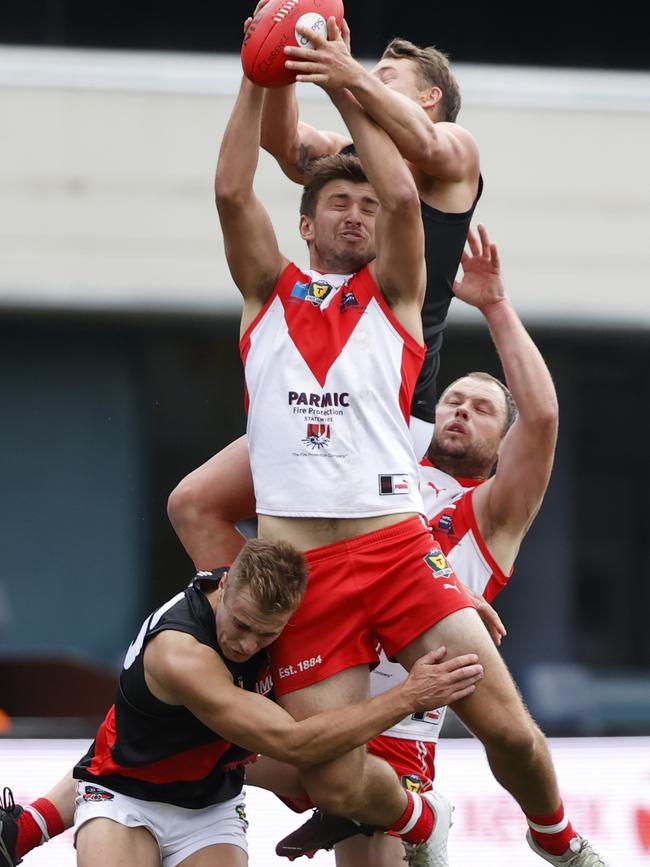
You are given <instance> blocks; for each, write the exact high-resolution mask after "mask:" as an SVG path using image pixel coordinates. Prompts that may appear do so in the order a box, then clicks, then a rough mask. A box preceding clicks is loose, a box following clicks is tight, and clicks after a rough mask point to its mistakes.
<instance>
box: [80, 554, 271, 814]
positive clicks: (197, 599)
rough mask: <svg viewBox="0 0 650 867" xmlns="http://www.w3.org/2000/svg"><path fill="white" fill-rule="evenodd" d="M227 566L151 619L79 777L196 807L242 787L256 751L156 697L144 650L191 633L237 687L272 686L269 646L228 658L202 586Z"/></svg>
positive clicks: (129, 658)
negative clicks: (160, 638)
mask: <svg viewBox="0 0 650 867" xmlns="http://www.w3.org/2000/svg"><path fill="white" fill-rule="evenodd" d="M224 571H225V570H224V569H217V570H215V571H214V572H212V573H209V572H208V573H205V572H203V573H199V574H198V575H197V576H196V578H195V579H194V580H193V581H192V583H191V584H190V586H189V587H188V588H187V589H186V590H185V591H184V592H183V593H179V594H178V595H177V596H175V597H174V598H173V599H170V600H169V601H168V602H167V603H166V604H165V605H163V606H162V607H161V608H159V609H158V610H157V611H155V612H154V613H153V614H151V615H150V616H149V617H148V618H147V619H146V620H145V622H144V623H143V625H142V628H141V630H140V632H139V634H138V636H137V638H136V639H135V641H133V643H132V644H131V646H130V647H129V649H128V651H127V654H126V658H125V660H124V668H123V669H122V673H121V675H120V680H119V685H118V690H117V695H116V698H115V704H114V705H113V706H112V707H111V709H110V710H109V712H108V714H107V715H106V718H105V719H104V721H103V723H102V724H101V726H100V728H99V731H98V732H97V736H96V738H95V740H94V742H93V744H92V745H91V747H90V749H89V750H88V752H87V753H86V755H85V756H84V757H83V758H82V759H81V760H80V761H79V763H78V764H77V766H76V767H75V769H74V773H73V776H74V777H75V778H76V779H78V780H85V781H87V782H90V783H96V784H100V785H104V786H106V787H107V788H109V789H113V790H115V791H116V792H121V793H123V794H125V795H130V796H131V797H134V798H141V799H142V800H145V801H158V802H161V803H165V804H174V805H176V806H178V807H186V808H189V809H201V808H203V807H207V806H209V805H210V804H216V803H220V802H221V801H227V800H229V799H230V798H234V797H235V796H236V795H238V794H239V793H240V792H241V789H242V786H243V784H244V769H243V765H244V764H246V762H248V761H250V760H251V759H252V758H253V754H252V753H250V751H248V750H245V749H243V748H242V747H239V746H237V745H235V744H232V743H231V742H230V741H228V740H225V739H224V738H222V737H221V736H220V735H219V734H217V733H216V732H214V731H212V729H209V728H208V727H207V726H205V725H204V724H203V723H202V722H201V721H200V720H198V719H197V718H196V717H195V716H194V715H193V714H192V713H191V712H190V711H189V710H188V709H187V708H186V707H184V706H181V705H169V704H165V703H164V702H162V701H160V700H159V699H157V698H156V697H155V696H154V695H152V693H151V692H150V691H149V689H148V687H147V685H146V682H145V676H144V664H143V656H144V648H145V647H146V646H147V643H148V642H149V641H150V640H151V638H152V637H153V636H154V635H158V634H159V633H160V632H162V631H164V630H173V631H176V632H185V633H187V634H189V635H192V636H194V638H196V640H197V641H200V642H201V643H202V644H205V645H207V646H208V647H210V648H212V649H213V650H214V652H215V653H216V654H218V655H219V657H220V658H221V659H222V660H223V662H224V663H225V665H226V667H227V668H228V670H229V671H230V673H231V674H232V677H233V681H234V683H235V684H236V685H238V686H240V687H241V688H242V689H247V690H251V691H255V690H256V689H257V691H258V692H264V691H265V690H264V689H262V684H263V678H264V674H265V673H266V671H267V670H268V669H267V664H268V663H267V656H266V652H265V651H262V652H260V653H258V654H256V655H255V656H254V657H252V658H251V659H249V660H248V661H246V662H243V663H237V662H231V661H230V660H229V659H226V658H225V657H224V655H223V653H222V652H221V649H220V647H219V643H218V641H217V634H216V624H215V617H214V612H213V609H212V606H211V605H210V603H209V601H208V599H207V598H206V596H205V593H204V592H203V590H202V589H201V588H202V587H204V588H205V589H214V587H215V584H216V583H217V582H218V581H219V580H220V578H221V575H222V574H223V572H224ZM206 585H207V587H206ZM265 685H268V684H265Z"/></svg>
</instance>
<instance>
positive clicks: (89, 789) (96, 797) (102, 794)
mask: <svg viewBox="0 0 650 867" xmlns="http://www.w3.org/2000/svg"><path fill="white" fill-rule="evenodd" d="M114 797H115V795H114V794H113V793H112V792H106V791H105V790H104V789H98V788H97V786H85V788H84V793H83V799H84V801H112V800H113V798H114Z"/></svg>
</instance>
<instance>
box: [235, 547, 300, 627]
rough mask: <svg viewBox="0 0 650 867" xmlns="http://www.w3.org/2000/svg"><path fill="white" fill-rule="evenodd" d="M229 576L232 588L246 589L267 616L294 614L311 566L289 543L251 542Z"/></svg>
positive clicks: (242, 552)
mask: <svg viewBox="0 0 650 867" xmlns="http://www.w3.org/2000/svg"><path fill="white" fill-rule="evenodd" d="M228 575H229V578H228V587H230V588H231V589H232V590H235V591H236V590H237V588H246V589H247V590H248V591H249V593H250V595H251V598H252V599H253V601H254V602H255V604H256V605H258V606H259V608H260V610H261V611H263V612H264V613H265V614H274V613H278V612H281V611H294V610H295V609H296V608H297V607H298V605H299V604H300V600H301V599H302V596H303V593H304V592H305V588H306V586H307V563H306V561H305V558H304V557H303V555H302V554H301V553H300V551H298V549H297V548H294V547H293V545H290V544H289V543H288V542H270V541H268V540H267V539H249V540H248V542H246V544H245V545H244V547H243V548H242V549H241V551H240V552H239V554H238V555H237V556H236V557H235V559H234V561H233V564H232V566H231V567H230V569H229V572H228Z"/></svg>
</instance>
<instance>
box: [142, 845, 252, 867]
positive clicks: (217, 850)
mask: <svg viewBox="0 0 650 867" xmlns="http://www.w3.org/2000/svg"><path fill="white" fill-rule="evenodd" d="M247 865H248V855H247V854H246V853H245V852H244V850H243V849H240V848H239V846H231V845H230V844H228V843H215V844H214V846H205V847H204V848H203V849H199V851H198V852H194V853H193V854H192V855H190V856H189V857H188V858H184V859H183V860H182V861H181V862H180V863H179V865H178V867H247ZM138 867H139V865H138Z"/></svg>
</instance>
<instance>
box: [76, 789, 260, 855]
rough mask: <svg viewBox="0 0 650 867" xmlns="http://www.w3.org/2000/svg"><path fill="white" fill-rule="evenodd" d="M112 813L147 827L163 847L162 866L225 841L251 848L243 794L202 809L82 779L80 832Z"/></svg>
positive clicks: (130, 825) (133, 825)
mask: <svg viewBox="0 0 650 867" xmlns="http://www.w3.org/2000/svg"><path fill="white" fill-rule="evenodd" d="M98 818H103V819H112V820H113V821H114V822H117V823H118V824H119V825H125V826H126V827H127V828H147V829H148V830H149V831H150V832H151V833H152V834H153V837H154V839H155V840H156V842H157V843H158V846H159V848H160V859H161V864H162V867H176V865H177V864H180V863H181V861H184V860H185V858H189V856H190V855H193V854H194V853H195V852H198V851H199V849H204V848H205V847H206V846H214V845H215V844H217V843H226V844H229V845H231V846H239V848H240V849H243V850H244V852H246V853H248V846H247V842H246V828H247V827H248V822H247V821H246V812H245V801H244V794H243V792H242V794H240V795H238V796H237V797H236V798H232V799H231V800H229V801H223V802H222V803H220V804H213V805H212V806H210V807H204V808H203V809H201V810H188V809H186V808H184V807H176V806H174V805H173V804H161V803H158V802H157V801H141V800H140V799H139V798H131V797H129V796H128V795H122V794H120V793H119V792H115V791H113V790H112V789H107V788H106V787H104V786H98V785H96V784H94V783H87V782H79V783H77V797H76V808H75V816H74V833H75V838H76V835H77V833H78V832H79V829H80V828H81V827H82V826H83V825H85V824H86V822H89V821H90V820H91V819H98Z"/></svg>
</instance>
